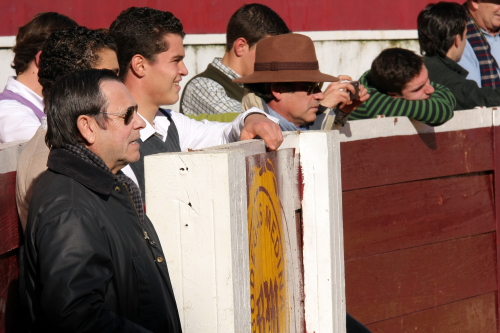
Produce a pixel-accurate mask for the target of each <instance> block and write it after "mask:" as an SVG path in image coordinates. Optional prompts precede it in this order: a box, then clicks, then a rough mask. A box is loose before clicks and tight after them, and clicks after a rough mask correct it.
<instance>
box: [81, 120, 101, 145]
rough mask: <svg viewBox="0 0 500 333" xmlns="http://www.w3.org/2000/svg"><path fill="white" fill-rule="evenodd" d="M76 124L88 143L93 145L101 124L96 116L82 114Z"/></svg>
mask: <svg viewBox="0 0 500 333" xmlns="http://www.w3.org/2000/svg"><path fill="white" fill-rule="evenodd" d="M76 125H77V127H78V130H79V131H80V134H81V135H82V137H83V138H84V139H85V141H86V142H87V145H88V146H91V145H93V144H94V143H95V142H96V139H97V130H98V128H99V124H97V121H96V120H95V118H94V117H91V116H89V115H86V114H84V115H81V116H79V117H78V120H77V121H76Z"/></svg>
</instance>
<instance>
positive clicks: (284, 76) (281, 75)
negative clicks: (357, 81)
mask: <svg viewBox="0 0 500 333" xmlns="http://www.w3.org/2000/svg"><path fill="white" fill-rule="evenodd" d="M338 80H339V78H337V77H335V76H332V75H328V74H323V73H321V72H320V71H319V64H318V58H316V51H315V49H314V44H313V41H312V40H311V38H309V37H307V36H304V35H301V34H292V33H290V34H285V35H279V36H273V37H269V38H264V39H261V40H260V41H259V42H258V43H257V50H256V54H255V65H254V73H253V74H251V75H248V76H244V77H242V78H239V79H235V80H233V82H237V83H265V82H336V81H338Z"/></svg>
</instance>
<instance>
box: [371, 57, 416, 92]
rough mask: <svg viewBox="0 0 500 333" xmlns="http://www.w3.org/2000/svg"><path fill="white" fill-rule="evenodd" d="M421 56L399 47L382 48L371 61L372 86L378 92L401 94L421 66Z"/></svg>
mask: <svg viewBox="0 0 500 333" xmlns="http://www.w3.org/2000/svg"><path fill="white" fill-rule="evenodd" d="M423 64H424V63H423V60H422V57H420V56H418V55H417V54H415V52H413V51H410V50H405V49H400V48H391V49H385V50H383V51H382V52H381V53H380V54H379V55H378V56H377V58H375V60H373V62H372V67H371V71H370V76H371V80H372V83H373V86H374V87H375V88H376V89H377V90H378V91H380V92H382V93H384V94H387V93H390V92H391V93H396V94H401V93H402V91H403V89H404V88H405V86H406V85H407V84H408V82H410V81H411V80H413V78H415V76H417V75H418V74H420V71H421V70H422V66H423Z"/></svg>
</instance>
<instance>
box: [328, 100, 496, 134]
mask: <svg viewBox="0 0 500 333" xmlns="http://www.w3.org/2000/svg"><path fill="white" fill-rule="evenodd" d="M499 119H500V110H498V109H497V108H483V109H474V110H464V111H455V115H454V116H453V118H452V119H451V120H450V121H448V122H446V123H445V124H443V125H441V126H436V127H432V126H429V125H426V124H424V123H422V122H420V121H417V120H414V119H410V118H408V117H386V118H374V119H365V120H354V121H349V122H347V124H346V125H345V126H344V127H341V126H338V127H337V128H336V129H337V130H338V131H339V133H340V141H341V142H349V141H359V140H367V139H374V138H381V137H391V136H403V135H415V134H423V133H442V132H451V131H460V130H468V129H475V128H484V127H492V126H496V125H498V123H499V121H498V120H499Z"/></svg>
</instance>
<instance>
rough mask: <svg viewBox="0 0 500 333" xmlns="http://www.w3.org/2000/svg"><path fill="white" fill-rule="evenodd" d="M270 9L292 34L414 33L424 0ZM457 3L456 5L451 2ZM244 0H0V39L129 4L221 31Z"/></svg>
mask: <svg viewBox="0 0 500 333" xmlns="http://www.w3.org/2000/svg"><path fill="white" fill-rule="evenodd" d="M259 2H260V3H263V4H265V5H268V6H269V7H271V8H272V9H274V10H275V11H276V12H277V13H278V14H279V15H280V16H281V17H282V18H283V19H284V20H285V22H287V24H288V25H289V27H290V29H292V30H293V31H321V30H381V29H383V30H387V29H415V28H416V22H417V15H418V13H419V12H420V11H421V10H422V9H423V8H424V7H425V6H426V5H427V4H428V3H430V2H431V1H430V0H401V1H392V0H379V1H377V2H376V3H373V2H370V1H368V0H352V1H343V2H339V1H325V0H324V1H317V2H314V3H311V2H307V1H303V0H262V1H259ZM457 2H460V1H457ZM245 3H248V2H247V1H244V0H211V1H196V0H186V1H183V2H174V1H161V0H136V1H132V0H120V1H118V0H114V1H106V2H103V1H97V0H88V1H84V0H67V1H64V2H59V1H55V0H43V1H36V2H32V1H29V0H17V1H2V2H0V21H1V22H2V25H1V26H0V36H8V35H14V34H16V32H17V27H19V26H21V25H23V24H25V23H26V22H27V21H29V20H30V19H31V18H32V17H33V16H34V15H35V14H37V13H39V12H45V11H57V12H60V13H62V14H66V15H68V16H70V17H71V18H73V19H75V20H76V21H77V22H78V23H79V24H81V25H85V26H88V27H90V28H108V27H109V25H110V24H111V22H112V21H113V20H114V19H115V18H116V16H117V15H118V14H119V13H120V12H121V11H122V10H124V9H126V8H128V7H131V6H137V7H141V6H149V7H153V8H158V9H161V10H167V11H171V12H173V13H174V14H175V15H176V16H177V17H179V18H180V19H181V20H182V22H183V24H184V27H185V30H186V32H188V33H223V32H225V30H226V26H227V23H228V21H229V18H230V17H231V15H232V14H233V13H234V12H235V11H236V10H237V9H238V8H239V7H241V6H242V5H244V4H245Z"/></svg>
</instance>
